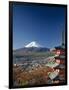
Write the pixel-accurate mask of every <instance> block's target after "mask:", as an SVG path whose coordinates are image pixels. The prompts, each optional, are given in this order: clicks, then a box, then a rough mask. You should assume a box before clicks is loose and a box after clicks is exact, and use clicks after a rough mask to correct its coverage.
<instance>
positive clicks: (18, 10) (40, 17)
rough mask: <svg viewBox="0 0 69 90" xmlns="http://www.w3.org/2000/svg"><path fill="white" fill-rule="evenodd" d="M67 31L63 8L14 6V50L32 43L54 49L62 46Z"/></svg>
mask: <svg viewBox="0 0 69 90" xmlns="http://www.w3.org/2000/svg"><path fill="white" fill-rule="evenodd" d="M64 29H65V9H64V8H63V7H48V6H30V5H28V6H26V5H25V6H24V5H16V4H14V5H13V48H14V49H16V48H22V47H24V46H25V45H26V44H28V43H29V42H31V41H36V42H37V43H39V44H41V45H42V46H44V47H48V48H53V47H54V46H58V45H60V44H61V40H62V39H61V33H62V31H63V30H64Z"/></svg>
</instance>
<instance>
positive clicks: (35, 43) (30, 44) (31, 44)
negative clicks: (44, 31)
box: [25, 41, 41, 48]
mask: <svg viewBox="0 0 69 90" xmlns="http://www.w3.org/2000/svg"><path fill="white" fill-rule="evenodd" d="M31 47H37V48H38V47H41V45H39V44H38V43H37V42H35V41H33V42H31V43H29V44H27V45H26V46H25V48H31Z"/></svg>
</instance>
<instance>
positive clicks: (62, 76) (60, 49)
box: [53, 31, 65, 83]
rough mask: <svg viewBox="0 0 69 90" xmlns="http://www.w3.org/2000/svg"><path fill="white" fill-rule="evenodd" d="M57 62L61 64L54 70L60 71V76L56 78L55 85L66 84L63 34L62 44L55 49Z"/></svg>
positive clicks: (63, 36)
mask: <svg viewBox="0 0 69 90" xmlns="http://www.w3.org/2000/svg"><path fill="white" fill-rule="evenodd" d="M55 54H56V55H57V56H56V57H55V61H56V62H57V63H58V62H59V63H60V64H59V65H58V66H57V67H55V68H54V70H59V74H58V76H57V77H56V78H54V79H53V83H55V82H59V83H63V82H65V33H64V31H63V32H62V44H61V45H60V46H57V47H55Z"/></svg>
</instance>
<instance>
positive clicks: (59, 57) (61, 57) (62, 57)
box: [54, 55, 65, 60]
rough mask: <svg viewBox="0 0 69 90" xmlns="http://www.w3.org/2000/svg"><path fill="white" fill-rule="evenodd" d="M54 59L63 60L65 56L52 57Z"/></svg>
mask: <svg viewBox="0 0 69 90" xmlns="http://www.w3.org/2000/svg"><path fill="white" fill-rule="evenodd" d="M54 58H55V59H63V60H64V59H65V56H64V55H59V56H57V57H54Z"/></svg>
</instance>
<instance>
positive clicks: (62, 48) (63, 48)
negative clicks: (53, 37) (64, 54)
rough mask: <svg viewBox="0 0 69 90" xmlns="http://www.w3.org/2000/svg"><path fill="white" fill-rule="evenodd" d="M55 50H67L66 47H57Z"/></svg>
mask: <svg viewBox="0 0 69 90" xmlns="http://www.w3.org/2000/svg"><path fill="white" fill-rule="evenodd" d="M55 49H60V50H65V46H57V47H55Z"/></svg>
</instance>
